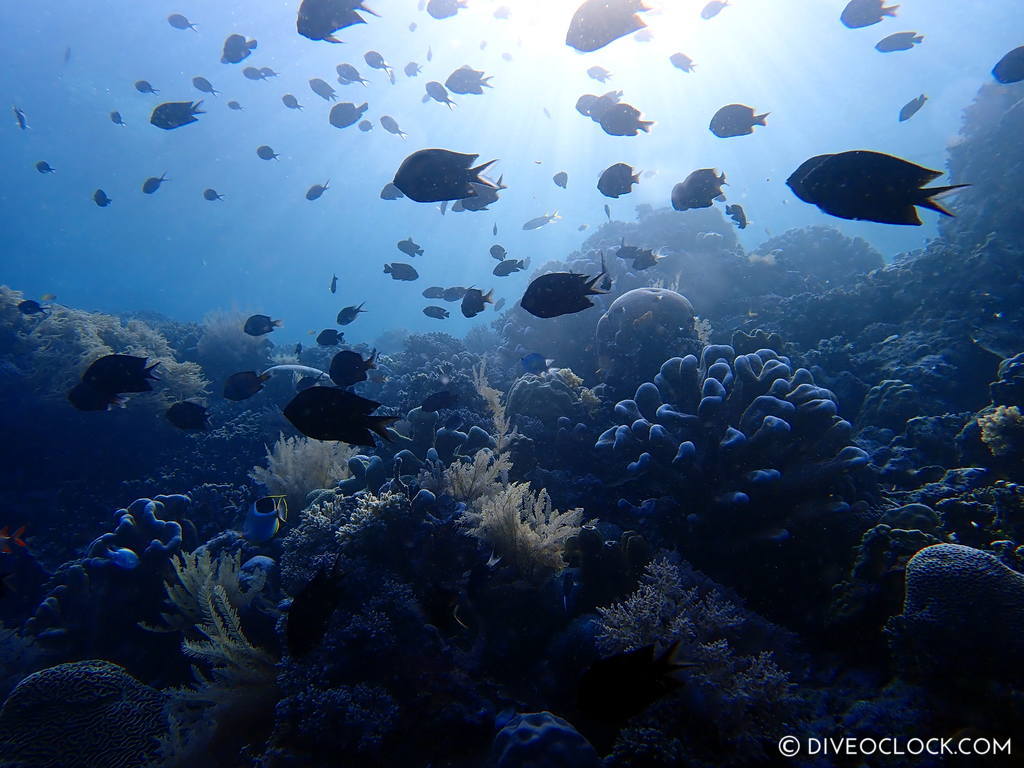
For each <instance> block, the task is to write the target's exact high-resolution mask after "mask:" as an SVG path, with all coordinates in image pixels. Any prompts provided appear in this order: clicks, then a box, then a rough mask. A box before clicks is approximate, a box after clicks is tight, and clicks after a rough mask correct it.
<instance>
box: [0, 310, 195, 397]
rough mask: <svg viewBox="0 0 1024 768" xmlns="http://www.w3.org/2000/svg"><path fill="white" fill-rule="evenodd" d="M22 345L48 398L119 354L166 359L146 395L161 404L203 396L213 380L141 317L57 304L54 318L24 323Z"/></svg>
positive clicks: (39, 389) (31, 375)
mask: <svg viewBox="0 0 1024 768" xmlns="http://www.w3.org/2000/svg"><path fill="white" fill-rule="evenodd" d="M15 296H16V294H13V293H11V294H7V295H5V296H3V297H2V299H3V300H2V302H0V305H2V306H9V303H10V302H11V301H13V300H14V297H15ZM17 347H18V348H20V349H21V351H22V352H23V353H24V354H25V356H26V360H27V363H28V365H29V382H30V383H31V384H32V386H33V389H34V390H35V391H36V392H38V393H40V394H42V395H44V396H47V397H54V398H63V397H64V396H65V395H66V394H67V391H68V390H69V389H71V387H73V386H74V385H75V383H76V382H77V380H78V378H79V376H81V374H82V373H83V372H84V371H85V369H86V368H87V367H88V366H89V365H90V364H91V363H92V362H93V361H95V360H97V359H98V358H100V357H103V356H104V355H110V354H115V353H116V354H127V355H137V356H139V357H147V358H149V360H150V362H151V363H153V362H159V363H160V367H159V368H158V369H157V372H158V375H159V377H160V384H158V385H157V386H156V387H155V390H156V395H155V396H150V397H140V399H141V400H142V401H144V402H149V403H153V404H154V406H155V407H157V408H161V407H166V406H167V405H169V404H170V403H172V402H175V401H177V400H183V399H186V398H190V397H199V396H201V395H202V394H203V393H204V392H205V391H206V389H207V386H208V384H209V382H208V381H207V380H206V379H205V378H204V376H203V371H202V369H201V368H200V367H199V366H198V365H196V364H195V363H191V362H179V361H178V360H176V359H175V353H174V350H173V349H172V348H171V345H170V344H169V343H168V342H167V339H165V338H164V337H163V335H161V334H160V333H159V332H157V331H155V330H153V328H151V327H150V326H148V325H147V324H146V323H144V322H142V321H141V320H127V321H124V320H121V319H119V318H117V317H114V316H113V315H105V314H101V313H98V312H86V311H84V310H80V309H69V308H67V307H62V306H59V305H55V306H53V307H51V309H50V310H49V314H48V316H46V317H44V318H42V319H40V320H39V321H38V322H35V323H34V324H32V325H31V327H29V326H28V325H25V326H24V328H23V330H22V331H21V334H20V338H19V342H18V344H17Z"/></svg>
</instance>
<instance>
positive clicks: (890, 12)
mask: <svg viewBox="0 0 1024 768" xmlns="http://www.w3.org/2000/svg"><path fill="white" fill-rule="evenodd" d="M897 8H899V5H890V6H888V7H885V8H882V15H883V16H895V15H896V9H897Z"/></svg>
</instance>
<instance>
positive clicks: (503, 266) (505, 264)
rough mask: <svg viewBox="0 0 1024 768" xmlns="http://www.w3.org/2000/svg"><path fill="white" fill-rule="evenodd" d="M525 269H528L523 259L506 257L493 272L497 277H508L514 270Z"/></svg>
mask: <svg viewBox="0 0 1024 768" xmlns="http://www.w3.org/2000/svg"><path fill="white" fill-rule="evenodd" d="M524 269H526V262H525V261H524V260H523V259H505V260H504V261H502V262H499V263H498V264H497V265H496V266H495V267H494V269H493V270H492V271H491V274H492V275H494V276H495V277H508V276H509V275H511V274H512V273H513V272H519V271H521V270H524Z"/></svg>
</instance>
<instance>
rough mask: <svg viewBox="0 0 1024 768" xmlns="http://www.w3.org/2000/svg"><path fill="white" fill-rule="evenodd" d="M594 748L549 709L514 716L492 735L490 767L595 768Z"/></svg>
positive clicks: (597, 760)
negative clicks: (495, 734) (548, 710)
mask: <svg viewBox="0 0 1024 768" xmlns="http://www.w3.org/2000/svg"><path fill="white" fill-rule="evenodd" d="M600 764H601V761H600V759H599V758H598V755H597V751H596V750H595V749H594V748H593V747H592V746H591V745H590V742H589V741H587V740H586V739H585V738H583V736H581V735H580V733H579V731H577V730H576V729H575V728H573V727H572V724H571V723H569V722H567V721H565V720H563V719H562V718H560V717H558V716H557V715H553V714H551V713H550V712H527V713H524V714H521V715H516V717H514V718H513V719H512V720H511V721H510V722H509V723H508V725H506V726H505V727H504V728H502V729H501V730H500V731H498V734H497V736H495V737H494V746H493V748H492V751H491V765H492V766H494V768H597V766H599V765H600Z"/></svg>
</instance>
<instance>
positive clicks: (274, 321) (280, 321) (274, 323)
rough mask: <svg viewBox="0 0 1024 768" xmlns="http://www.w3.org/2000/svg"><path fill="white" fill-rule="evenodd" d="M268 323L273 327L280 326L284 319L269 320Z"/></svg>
mask: <svg viewBox="0 0 1024 768" xmlns="http://www.w3.org/2000/svg"><path fill="white" fill-rule="evenodd" d="M270 324H271V325H272V326H274V327H275V328H280V327H281V326H282V325H284V320H271V321H270Z"/></svg>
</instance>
